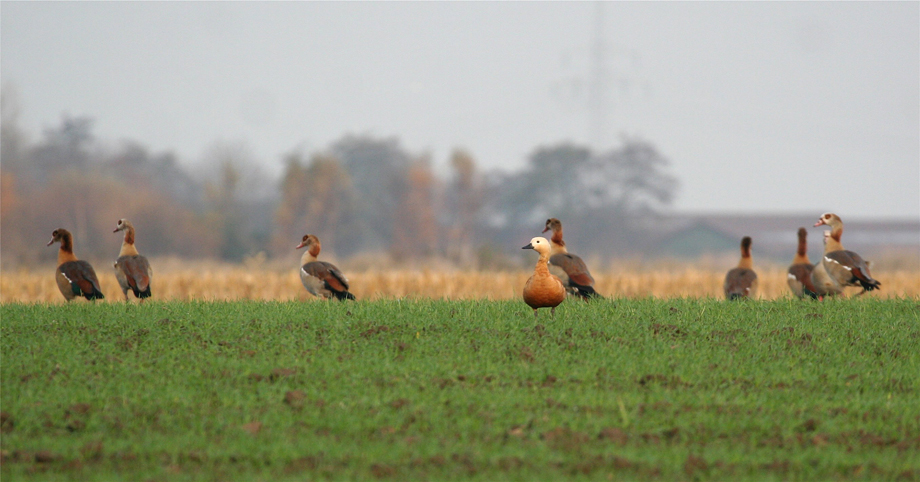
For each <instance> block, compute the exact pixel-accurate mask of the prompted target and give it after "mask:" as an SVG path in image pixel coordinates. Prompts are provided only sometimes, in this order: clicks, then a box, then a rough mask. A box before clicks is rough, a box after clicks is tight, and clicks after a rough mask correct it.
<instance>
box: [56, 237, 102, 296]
mask: <svg viewBox="0 0 920 482" xmlns="http://www.w3.org/2000/svg"><path fill="white" fill-rule="evenodd" d="M54 243H61V247H60V249H58V267H57V269H56V270H55V271H54V279H55V281H56V282H57V285H58V289H59V290H61V294H62V295H64V299H66V300H67V301H70V300H72V299H74V298H76V297H78V296H82V297H84V298H86V299H88V300H91V301H95V300H97V299H99V300H101V299H103V298H105V295H103V294H102V291H100V290H99V278H97V277H96V271H95V270H94V269H93V267H92V266H91V265H90V264H89V263H88V262H86V261H83V260H80V259H77V257H76V255H74V254H73V235H72V234H70V231H68V230H66V229H64V228H59V229H55V230H54V232H53V233H51V241H49V242H48V244H47V246H51V245H52V244H54Z"/></svg>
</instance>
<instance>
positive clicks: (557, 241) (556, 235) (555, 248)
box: [549, 228, 569, 254]
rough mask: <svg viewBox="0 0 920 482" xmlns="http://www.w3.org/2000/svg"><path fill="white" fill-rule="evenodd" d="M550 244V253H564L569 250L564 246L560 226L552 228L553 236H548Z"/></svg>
mask: <svg viewBox="0 0 920 482" xmlns="http://www.w3.org/2000/svg"><path fill="white" fill-rule="evenodd" d="M549 241H550V244H551V245H552V254H558V253H562V254H566V253H568V252H569V251H568V250H567V249H566V248H565V241H563V240H562V228H559V229H554V230H553V237H552V238H550V240H549Z"/></svg>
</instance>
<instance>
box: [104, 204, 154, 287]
mask: <svg viewBox="0 0 920 482" xmlns="http://www.w3.org/2000/svg"><path fill="white" fill-rule="evenodd" d="M119 231H124V232H125V239H124V241H122V243H121V251H119V252H118V259H116V260H115V278H117V279H118V285H119V286H121V292H122V293H124V295H125V301H128V290H129V289H130V290H131V291H133V292H134V296H135V297H137V298H140V300H141V301H144V299H145V298H149V297H150V278H151V277H153V271H152V270H151V269H150V263H149V262H147V258H145V257H143V256H141V255H140V253H138V252H137V248H136V247H134V225H133V224H131V221H128V220H127V219H119V220H118V223H117V224H116V226H115V231H112V232H113V233H117V232H119Z"/></svg>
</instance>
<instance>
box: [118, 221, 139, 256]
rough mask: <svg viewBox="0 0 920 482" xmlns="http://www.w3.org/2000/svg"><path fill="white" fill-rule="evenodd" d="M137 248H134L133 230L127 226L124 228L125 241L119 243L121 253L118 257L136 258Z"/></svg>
mask: <svg viewBox="0 0 920 482" xmlns="http://www.w3.org/2000/svg"><path fill="white" fill-rule="evenodd" d="M138 254H139V253H138V252H137V248H135V247H134V228H133V227H131V226H128V227H127V228H125V240H124V241H122V242H121V251H119V253H118V256H137V255H138Z"/></svg>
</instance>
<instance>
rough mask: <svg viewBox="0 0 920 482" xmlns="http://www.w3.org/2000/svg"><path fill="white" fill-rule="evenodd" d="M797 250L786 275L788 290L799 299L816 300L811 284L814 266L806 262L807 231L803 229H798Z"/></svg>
mask: <svg viewBox="0 0 920 482" xmlns="http://www.w3.org/2000/svg"><path fill="white" fill-rule="evenodd" d="M798 235H799V248H798V250H797V251H796V252H795V257H794V258H792V265H790V266H789V270H788V271H787V274H786V281H787V282H788V283H789V289H791V290H792V292H793V293H794V294H795V295H796V296H797V297H799V298H802V297H804V296H806V295H807V296H810V297H812V298H817V293H816V291H815V288H814V286H813V285H812V283H811V272H812V270H813V269H814V265H813V264H811V261H809V260H808V242H807V240H806V239H807V237H808V231H807V230H806V229H805V228H799V233H798Z"/></svg>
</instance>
